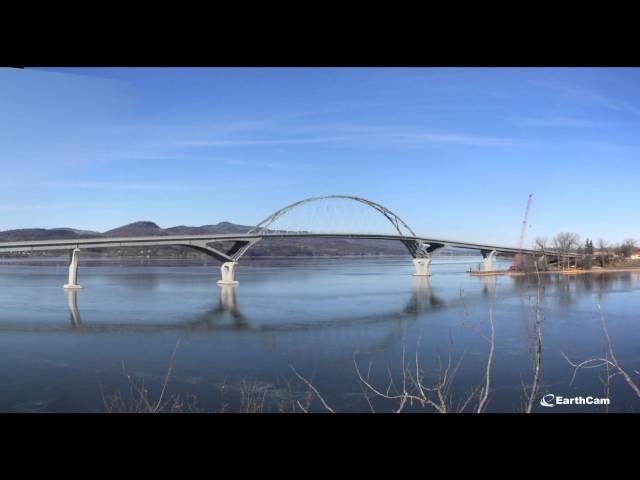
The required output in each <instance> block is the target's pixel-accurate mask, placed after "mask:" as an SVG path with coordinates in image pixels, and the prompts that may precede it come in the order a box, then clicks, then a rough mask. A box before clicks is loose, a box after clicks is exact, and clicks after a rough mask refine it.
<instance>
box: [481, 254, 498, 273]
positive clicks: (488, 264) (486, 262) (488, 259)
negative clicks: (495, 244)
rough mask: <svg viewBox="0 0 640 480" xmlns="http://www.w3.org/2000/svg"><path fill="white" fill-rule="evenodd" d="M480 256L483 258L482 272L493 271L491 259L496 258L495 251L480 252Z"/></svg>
mask: <svg viewBox="0 0 640 480" xmlns="http://www.w3.org/2000/svg"><path fill="white" fill-rule="evenodd" d="M482 256H483V257H484V265H483V267H484V268H483V270H484V271H485V272H491V271H493V258H494V257H495V256H496V250H491V251H489V250H482Z"/></svg>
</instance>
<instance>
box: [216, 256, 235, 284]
mask: <svg viewBox="0 0 640 480" xmlns="http://www.w3.org/2000/svg"><path fill="white" fill-rule="evenodd" d="M236 265H238V263H237V262H224V263H223V264H222V265H220V276H221V279H220V280H218V285H220V286H222V285H238V281H237V280H236V279H235V278H234V277H235V270H236Z"/></svg>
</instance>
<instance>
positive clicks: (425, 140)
mask: <svg viewBox="0 0 640 480" xmlns="http://www.w3.org/2000/svg"><path fill="white" fill-rule="evenodd" d="M304 130H305V131H306V133H307V134H312V133H314V131H315V132H317V133H331V132H333V133H335V135H318V136H314V135H307V136H304V137H291V136H287V137H281V138H269V139H258V138H240V139H210V140H209V139H198V140H183V141H179V142H177V143H176V145H177V146H183V147H244V146H263V145H302V144H339V143H366V144H375V145H381V144H388V145H394V146H398V145H414V146H415V145H423V144H424V145H426V144H452V145H472V146H502V147H506V146H524V145H525V143H523V142H522V141H520V140H514V139H508V138H499V137H490V136H483V135H473V134H466V133H458V132H443V131H435V130H426V129H421V128H416V127H385V126H371V125H361V126H357V125H318V126H308V127H305V128H304ZM278 131H279V133H280V134H282V133H284V131H286V127H283V128H281V129H278ZM300 131H301V129H300V128H299V127H292V128H291V132H300Z"/></svg>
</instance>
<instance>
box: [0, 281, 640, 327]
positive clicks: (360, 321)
mask: <svg viewBox="0 0 640 480" xmlns="http://www.w3.org/2000/svg"><path fill="white" fill-rule="evenodd" d="M634 278H635V279H640V274H638V273H635V274H634V273H633V272H616V273H601V274H594V275H580V276H579V277H576V276H564V275H540V277H539V279H538V278H536V277H533V276H529V277H526V276H513V277H509V280H510V282H509V286H508V289H509V290H510V291H511V293H512V294H516V296H526V295H531V294H532V292H534V291H535V289H537V288H538V287H539V288H540V289H541V291H542V294H543V295H542V297H543V298H544V301H545V302H553V303H555V304H557V305H559V306H561V307H565V308H566V307H568V306H571V305H573V304H575V303H576V302H577V301H578V300H579V299H580V298H582V297H585V296H589V295H593V294H595V295H597V298H598V301H601V300H602V299H603V298H604V296H605V292H606V293H611V292H616V291H618V290H627V289H629V288H632V285H633V280H634ZM478 281H480V282H482V288H481V289H480V291H479V293H480V295H479V296H478V295H476V296H472V297H470V296H468V295H466V296H464V295H461V296H459V297H454V298H451V297H449V298H447V299H445V298H444V297H443V296H442V295H438V293H437V291H436V290H435V289H434V288H433V287H432V285H431V279H430V277H414V282H415V283H414V288H413V292H412V293H411V295H410V297H409V299H408V300H407V302H406V304H405V305H404V306H402V307H401V308H399V309H397V310H390V311H382V312H373V313H366V314H363V315H359V316H358V315H353V316H350V317H348V318H342V319H341V318H329V319H318V318H313V319H309V320H307V321H305V320H304V319H301V320H300V321H297V322H296V323H295V324H291V323H273V324H264V323H260V320H259V319H257V318H254V319H252V318H251V316H250V315H248V314H246V313H245V312H243V310H242V308H241V306H240V305H239V302H238V299H237V297H236V289H235V288H233V287H232V286H222V287H220V288H218V294H219V297H218V302H217V304H216V305H215V306H214V307H213V308H211V309H209V310H207V311H205V312H203V313H200V314H197V315H195V316H193V317H191V318H189V319H186V320H183V321H179V322H174V323H155V322H154V323H150V322H137V323H129V322H116V323H104V322H94V323H88V324H87V323H83V321H82V316H81V313H80V309H79V306H78V295H82V293H81V291H78V290H67V291H65V295H66V297H67V298H66V300H67V302H66V303H67V306H68V309H69V324H68V325H69V326H68V327H64V326H62V325H50V324H47V325H39V326H37V327H34V326H33V325H23V324H12V325H7V324H2V323H0V331H20V330H21V329H28V330H29V331H34V330H37V331H60V330H61V329H65V328H66V329H69V328H70V329H72V330H77V331H86V332H118V331H119V330H122V331H127V332H138V331H139V332H146V331H161V330H168V331H187V332H188V331H212V332H213V331H225V330H226V331H228V330H239V331H240V330H244V331H253V332H283V331H300V330H322V329H327V328H336V327H344V328H347V327H351V326H354V325H359V326H366V325H371V324H376V323H380V324H382V323H385V322H387V323H388V322H392V321H393V320H405V319H416V318H418V317H419V316H420V315H424V314H428V313H430V312H435V311H439V310H443V309H449V308H456V307H460V306H463V305H467V306H468V305H469V304H470V302H471V303H473V302H478V303H482V304H485V303H487V301H488V300H491V299H493V298H495V295H496V291H497V278H496V277H478ZM538 282H539V283H538ZM509 290H504V293H508V291H509Z"/></svg>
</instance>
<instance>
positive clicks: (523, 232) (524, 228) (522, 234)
mask: <svg viewBox="0 0 640 480" xmlns="http://www.w3.org/2000/svg"><path fill="white" fill-rule="evenodd" d="M532 199H533V193H530V194H529V200H528V201H527V209H526V210H525V212H524V220H523V221H522V230H521V231H520V244H519V245H518V248H522V247H524V237H525V235H526V234H527V222H528V221H529V210H530V209H531V200H532Z"/></svg>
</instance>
